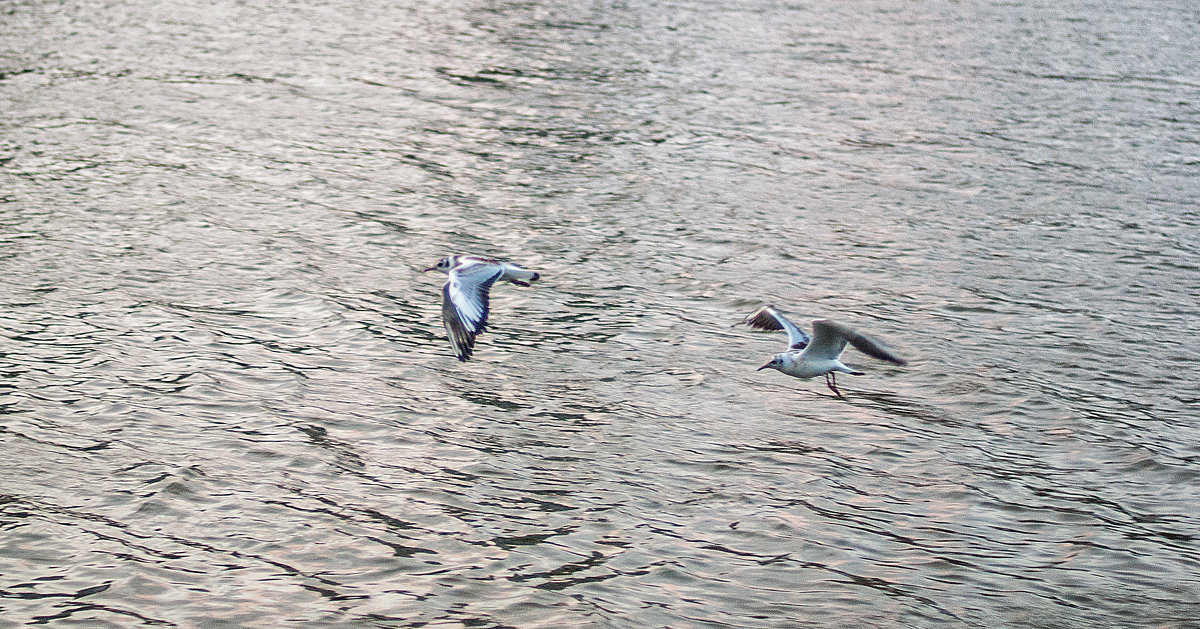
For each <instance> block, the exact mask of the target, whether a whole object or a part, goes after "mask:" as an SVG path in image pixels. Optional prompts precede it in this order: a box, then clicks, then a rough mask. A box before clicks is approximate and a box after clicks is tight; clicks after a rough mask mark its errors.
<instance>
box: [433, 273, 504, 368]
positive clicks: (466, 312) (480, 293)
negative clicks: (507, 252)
mask: <svg viewBox="0 0 1200 629" xmlns="http://www.w3.org/2000/svg"><path fill="white" fill-rule="evenodd" d="M503 274H504V271H503V269H501V268H500V267H498V266H494V265H491V264H484V263H479V264H468V265H461V266H458V267H455V268H454V269H451V271H450V279H449V281H447V282H446V285H445V286H443V287H442V296H443V299H442V323H444V324H445V325H446V335H447V336H449V337H450V344H451V345H453V346H454V353H455V355H457V356H458V359H459V360H464V361H465V360H467V359H468V358H470V357H471V350H472V348H474V347H475V336H476V335H477V334H481V333H482V332H483V331H484V329H486V327H487V318H488V291H489V290H491V288H492V284H495V283H496V280H497V279H499V278H500V276H501V275H503Z"/></svg>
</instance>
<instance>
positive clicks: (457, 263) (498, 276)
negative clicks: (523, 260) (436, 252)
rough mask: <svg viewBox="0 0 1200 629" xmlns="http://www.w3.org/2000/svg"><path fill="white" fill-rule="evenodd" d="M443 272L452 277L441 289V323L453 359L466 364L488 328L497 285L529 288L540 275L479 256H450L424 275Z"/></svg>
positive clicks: (426, 270)
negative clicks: (492, 293) (490, 298)
mask: <svg viewBox="0 0 1200 629" xmlns="http://www.w3.org/2000/svg"><path fill="white" fill-rule="evenodd" d="M428 271H441V272H442V273H445V274H446V275H448V276H450V279H448V280H446V285H445V286H443V287H442V323H444V324H445V325H446V335H447V336H448V337H449V338H450V345H451V346H452V347H453V348H454V355H455V356H457V357H458V359H459V360H461V361H463V362H466V361H467V360H468V359H469V358H471V352H472V351H473V349H474V348H475V337H476V336H478V335H480V334H483V331H484V330H485V329H486V328H487V318H488V292H489V291H490V290H491V289H492V284H495V283H496V282H497V281H506V282H512V283H513V284H516V285H517V286H529V285H530V282H536V281H537V280H538V279H539V278H541V274H540V273H537V272H536V271H530V270H527V269H523V268H521V267H519V266H517V265H515V264H509V263H508V262H503V261H501V260H492V259H489V258H480V257H476V256H449V257H446V258H442V259H441V260H438V263H437V264H435V265H433V266H431V267H429V268H428V269H425V270H424V271H421V272H422V273H425V272H428Z"/></svg>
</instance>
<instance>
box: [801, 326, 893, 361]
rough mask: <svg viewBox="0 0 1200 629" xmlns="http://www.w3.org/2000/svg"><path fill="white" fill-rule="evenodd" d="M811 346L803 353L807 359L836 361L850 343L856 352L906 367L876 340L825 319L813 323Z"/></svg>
mask: <svg viewBox="0 0 1200 629" xmlns="http://www.w3.org/2000/svg"><path fill="white" fill-rule="evenodd" d="M812 325H813V339H812V344H811V345H809V346H808V349H806V350H805V351H804V354H805V355H806V357H808V358H812V359H823V360H836V359H837V357H838V356H841V355H842V350H844V349H846V343H850V344H851V345H853V346H854V348H855V349H857V350H858V351H860V352H862V353H864V354H866V355H867V356H870V357H872V358H878V359H879V360H886V361H887V362H889V363H892V364H894V365H907V364H908V361H906V360H904V359H903V358H900V357H899V356H897V355H895V354H894V353H892V351H891V350H890V349H888V347H887V346H886V345H884V344H883V343H882V342H881V341H879V340H878V339H875V338H874V337H870V336H867V335H866V334H860V333H859V332H856V331H855V330H854V329H852V328H850V327H849V326H846V325H843V324H841V323H838V322H836V321H829V320H827V319H817V320H816V321H813V323H812Z"/></svg>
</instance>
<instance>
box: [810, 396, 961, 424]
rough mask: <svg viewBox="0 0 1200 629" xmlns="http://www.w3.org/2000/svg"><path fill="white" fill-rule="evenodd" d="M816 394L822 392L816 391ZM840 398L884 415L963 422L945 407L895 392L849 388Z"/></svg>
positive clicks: (936, 422)
mask: <svg viewBox="0 0 1200 629" xmlns="http://www.w3.org/2000/svg"><path fill="white" fill-rule="evenodd" d="M817 395H822V394H820V393H817ZM822 397H828V398H830V399H833V400H837V399H838V398H837V396H834V395H822ZM841 400H842V401H844V402H845V403H846V404H850V405H851V406H857V407H860V408H869V409H874V410H876V411H879V412H881V413H883V414H885V415H891V416H896V417H904V418H912V419H918V420H921V421H923V422H929V423H935V424H942V425H948V426H955V425H961V424H963V423H964V421H963V420H962V419H959V418H957V417H953V416H952V415H950V414H949V413H948V412H946V410H945V409H942V408H938V407H936V406H932V405H929V404H925V403H923V402H920V401H917V400H913V399H910V398H905V397H903V396H900V395H897V394H895V393H886V392H882V391H855V390H849V391H843V393H842V398H841Z"/></svg>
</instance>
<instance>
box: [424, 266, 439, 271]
mask: <svg viewBox="0 0 1200 629" xmlns="http://www.w3.org/2000/svg"><path fill="white" fill-rule="evenodd" d="M435 270H437V267H436V266H431V267H429V268H428V269H424V270H422V271H421V272H422V273H428V272H430V271H435Z"/></svg>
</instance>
